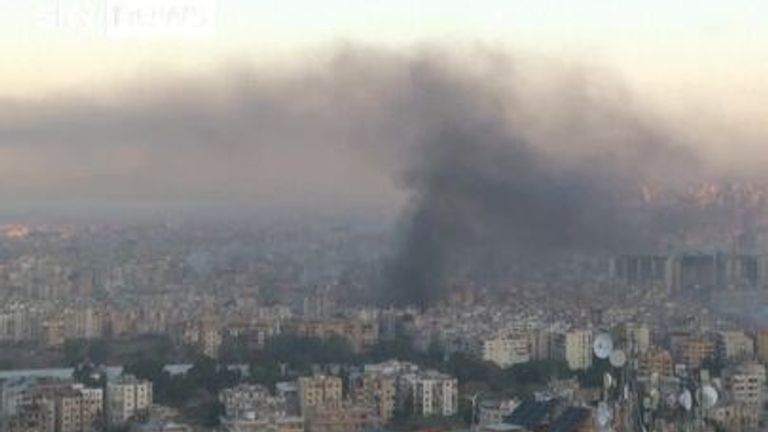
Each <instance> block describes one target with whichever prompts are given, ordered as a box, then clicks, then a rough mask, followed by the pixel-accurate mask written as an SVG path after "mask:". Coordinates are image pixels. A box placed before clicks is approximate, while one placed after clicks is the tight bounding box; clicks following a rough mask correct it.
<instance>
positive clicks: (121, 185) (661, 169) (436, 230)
mask: <svg viewBox="0 0 768 432" xmlns="http://www.w3.org/2000/svg"><path fill="white" fill-rule="evenodd" d="M4 105H5V106H6V107H7V108H8V109H6V110H4V114H2V115H0V155H1V156H2V157H0V161H1V162H0V168H1V171H2V172H3V173H4V174H3V177H2V179H0V180H1V183H2V186H0V195H2V196H5V197H7V198H8V200H6V202H10V203H14V202H17V201H19V200H21V198H18V197H23V199H24V200H29V201H36V200H37V201H44V202H49V201H51V200H57V201H67V200H70V201H73V202H86V203H89V205H106V204H109V203H121V202H126V201H136V202H149V203H151V204H152V205H157V206H162V205H168V204H169V203H177V202H182V203H189V202H192V203H194V202H217V203H224V204H228V205H230V204H231V205H242V204H244V203H245V204H249V205H261V204H269V203H273V202H280V201H284V200H289V201H290V200H294V201H296V202H301V203H309V204H308V206H310V207H311V206H329V207H334V206H338V205H350V204H351V205H355V204H356V203H365V204H370V203H375V204H377V205H380V206H390V207H394V208H399V207H400V206H401V205H402V203H403V199H404V198H405V200H404V202H405V204H404V209H403V213H402V218H401V221H400V230H399V233H398V239H397V241H396V251H395V254H394V257H393V259H392V262H391V263H390V264H389V266H388V268H387V282H386V283H385V288H384V290H383V300H384V301H385V302H388V303H396V304H419V305H427V304H430V303H431V302H433V301H435V300H436V299H438V298H439V297H440V296H441V292H442V290H444V288H445V285H446V284H447V283H448V280H447V275H448V274H449V273H450V271H449V269H455V268H460V267H462V266H465V265H468V266H472V265H480V267H479V268H481V269H482V268H483V267H482V265H483V263H487V262H488V261H489V260H491V261H493V260H495V262H499V261H501V262H502V263H505V262H520V260H523V259H525V258H526V257H528V258H530V257H540V256H545V255H547V254H551V253H559V252H569V251H610V250H617V249H622V250H627V249H633V248H637V249H640V248H648V247H654V245H656V244H657V242H658V240H659V238H660V237H662V235H663V234H664V233H665V232H670V231H673V230H674V229H675V226H676V224H677V223H678V218H675V217H671V218H669V217H667V218H666V219H663V220H662V219H655V220H654V223H653V224H649V223H647V222H643V221H642V219H643V218H639V217H638V215H639V214H641V213H643V212H642V210H639V209H638V205H637V204H638V202H639V201H640V198H641V195H640V193H639V192H640V188H641V186H642V185H643V184H653V185H674V184H679V183H683V182H685V181H686V180H687V179H690V178H691V177H693V176H698V175H701V173H702V172H703V171H704V170H705V169H706V168H705V167H704V164H703V163H702V161H701V160H700V158H699V157H698V156H696V155H694V152H693V150H692V147H691V146H690V145H689V144H687V143H681V142H679V140H678V139H677V138H676V136H677V135H676V134H675V133H674V131H673V129H672V128H670V127H669V126H668V125H664V123H663V122H662V121H660V120H659V119H656V118H654V116H653V115H652V114H651V113H649V112H648V111H647V110H645V109H643V108H642V105H641V104H639V103H638V102H637V100H636V99H635V98H634V97H633V96H632V95H630V94H629V93H628V92H627V91H626V90H624V89H623V88H622V87H621V85H619V84H617V80H615V79H614V78H613V77H611V76H610V74H609V73H605V72H604V71H601V70H599V69H590V68H589V67H585V66H579V65H573V64H566V63H559V62H554V61H544V60H538V59H530V58H521V57H515V56H509V55H506V54H501V53H498V52H493V51H489V50H483V49H477V50H474V49H473V50H466V51H464V52H458V53H454V54H452V55H448V54H446V53H445V51H441V50H437V49H424V50H421V51H418V52H416V53H395V52H387V51H381V50H373V49H366V48H360V47H347V48H345V49H341V50H337V51H334V52H333V53H331V54H327V55H320V56H318V57H317V58H315V59H313V62H303V63H301V62H300V63H298V64H294V65H288V66H286V65H283V66H279V67H277V66H276V67H275V68H273V69H271V70H270V71H266V70H259V69H250V68H247V67H243V68H235V69H232V70H222V71H219V72H218V73H216V74H212V75H211V76H210V77H204V78H190V79H187V80H182V81H181V82H172V81H166V80H159V81H158V80H140V81H139V82H136V83H133V84H131V85H129V86H127V87H125V88H123V89H121V90H117V91H114V90H113V91H111V92H99V91H95V90H94V91H91V92H90V93H84V92H81V93H79V94H74V95H73V94H70V95H51V96H50V97H46V98H42V99H40V100H34V101H29V100H26V101H19V100H15V101H5V102H4ZM10 197H17V198H15V201H14V200H11V198H10ZM660 231H661V233H660Z"/></svg>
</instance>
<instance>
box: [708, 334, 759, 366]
mask: <svg viewBox="0 0 768 432" xmlns="http://www.w3.org/2000/svg"><path fill="white" fill-rule="evenodd" d="M717 355H718V357H719V358H720V359H721V360H734V359H751V358H752V357H753V356H754V355H755V341H754V340H752V338H751V337H749V336H747V335H746V334H745V333H744V332H743V331H735V330H733V331H721V332H719V333H718V334H717Z"/></svg>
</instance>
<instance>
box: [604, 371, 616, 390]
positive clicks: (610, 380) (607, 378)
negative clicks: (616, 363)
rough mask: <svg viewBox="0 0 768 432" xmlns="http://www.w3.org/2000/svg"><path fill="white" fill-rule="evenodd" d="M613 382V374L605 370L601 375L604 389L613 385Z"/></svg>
mask: <svg viewBox="0 0 768 432" xmlns="http://www.w3.org/2000/svg"><path fill="white" fill-rule="evenodd" d="M613 384H614V383H613V376H611V374H609V373H608V372H606V373H605V375H603V386H605V388H606V389H609V388H611V387H613Z"/></svg>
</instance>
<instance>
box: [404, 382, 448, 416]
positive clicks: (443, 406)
mask: <svg viewBox="0 0 768 432" xmlns="http://www.w3.org/2000/svg"><path fill="white" fill-rule="evenodd" d="M398 387H399V391H398V393H399V396H398V399H399V402H400V404H408V403H410V404H411V406H410V411H411V412H412V413H413V414H414V415H417V416H422V417H432V416H443V417H449V416H452V415H455V414H456V412H457V411H458V409H459V400H458V388H459V385H458V380H457V379H456V378H453V377H451V376H449V375H446V374H443V373H440V372H437V371H424V372H419V373H415V374H406V375H403V376H402V377H400V380H399V384H398Z"/></svg>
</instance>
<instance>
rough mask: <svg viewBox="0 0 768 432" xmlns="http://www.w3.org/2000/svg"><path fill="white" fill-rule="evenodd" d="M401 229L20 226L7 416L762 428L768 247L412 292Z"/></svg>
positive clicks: (190, 425)
mask: <svg viewBox="0 0 768 432" xmlns="http://www.w3.org/2000/svg"><path fill="white" fill-rule="evenodd" d="M727 221H730V219H727ZM721 222H722V221H721ZM392 229H395V228H394V227H392V226H390V225H387V224H386V223H384V224H382V222H381V221H380V220H361V219H359V218H358V219H354V218H347V219H346V220H344V219H343V218H338V219H335V218H330V219H327V220H315V221H313V222H307V221H303V220H301V219H294V220H285V219H283V220H280V219H265V220H263V221H261V222H257V221H255V220H251V221H248V222H243V221H239V222H236V221H230V222H228V223H216V224H213V223H210V222H205V221H185V222H176V223H173V224H171V223H167V224H162V225H158V224H133V225H130V224H122V225H121V224H105V223H88V224H86V223H71V224H8V225H4V226H2V239H1V240H0V248H1V250H2V258H1V262H0V281H1V282H0V293H2V308H0V346H1V347H2V349H0V369H2V371H0V380H1V381H0V382H1V383H2V384H1V386H0V389H1V391H0V396H1V397H0V402H2V403H1V404H0V407H2V411H1V412H2V417H0V418H1V419H2V425H3V430H6V431H8V432H22V431H23V432H33V431H46V432H48V431H50V432H76V431H77V432H85V431H101V430H107V431H122V430H130V431H141V432H166V431H167V432H175V431H195V430H218V431H227V432H240V431H254V432H255V431H310V432H315V431H330V432H332V431H339V432H341V431H368V430H395V431H399V430H403V431H410V430H466V429H471V430H477V431H505V430H547V431H592V430H601V429H600V427H601V424H600V422H609V423H610V424H613V425H615V429H614V430H633V429H631V428H632V427H634V425H635V424H647V425H653V426H652V427H654V428H656V429H654V430H678V428H679V427H680V425H681V424H689V425H690V427H701V428H704V427H707V428H713V430H728V431H753V430H760V429H761V428H763V427H764V425H765V422H766V410H765V407H766V400H765V395H766V387H765V386H766V373H765V362H766V361H768V319H767V318H768V313H767V312H766V311H765V310H764V308H765V306H760V305H758V306H755V305H754V304H751V303H754V302H755V299H758V300H757V302H758V303H760V300H759V299H760V296H761V293H763V292H764V291H765V290H766V289H768V256H765V255H762V254H759V253H755V252H743V253H735V252H733V251H727V250H721V251H714V252H713V251H711V250H709V251H703V250H692V249H689V251H688V252H685V251H682V250H679V251H677V252H672V251H670V252H668V253H667V254H643V255H640V254H622V255H612V256H603V257H597V258H593V259H590V260H584V259H583V258H578V259H572V260H571V262H570V263H568V264H567V265H566V264H557V265H555V264H552V265H551V266H550V268H551V269H552V270H551V271H550V273H548V274H546V275H539V276H535V277H529V278H515V279H512V280H509V281H507V282H506V283H505V284H502V283H500V282H499V281H494V282H493V283H492V284H489V285H482V284H481V283H480V282H478V281H471V280H462V279H459V278H457V279H454V281H453V283H452V284H451V285H450V286H449V288H448V289H447V291H446V293H445V295H444V296H443V297H442V298H440V299H439V301H436V302H435V303H434V304H432V305H430V306H429V307H427V308H418V307H396V306H392V305H391V304H387V303H386V302H382V300H381V299H380V296H377V295H375V291H376V290H378V289H380V288H378V287H379V286H380V285H381V282H379V281H378V280H377V278H379V277H381V275H382V274H383V273H386V270H385V268H386V256H387V255H388V253H389V252H388V250H389V248H390V247H391V244H390V243H391V242H390V241H389V240H388V239H389V238H391V236H392V233H391V230H392ZM700 240H702V239H700V238H699V239H697V241H695V242H692V243H691V244H700V243H701V241H700ZM760 304H763V303H760ZM761 308H763V309H761ZM748 311H749V312H748ZM606 338H608V339H609V340H610V345H611V346H614V352H612V353H611V354H615V353H619V352H620V354H615V355H612V356H610V358H608V357H609V356H608V355H605V353H601V352H600V351H599V349H598V345H599V344H600V343H601V342H598V341H604V340H605V339H606ZM622 356H623V358H622ZM614 357H617V358H614ZM617 386H624V387H623V390H622V387H617ZM705 387H706V388H711V389H714V391H715V392H716V393H715V394H716V395H717V403H716V404H715V403H713V404H712V405H711V406H705V405H703V404H704V402H703V401H704V399H702V397H703V396H701V395H702V394H703V393H702V390H701V389H703V388H705ZM617 388H618V390H617ZM617 391H618V392H619V393H621V392H631V394H633V395H634V397H636V398H639V400H636V399H633V398H632V397H630V396H624V397H622V396H620V395H617V394H616V392H617ZM697 391H698V393H696V392H697ZM685 392H693V393H691V394H693V399H692V400H693V402H687V403H688V404H689V405H688V406H687V408H686V405H685V403H686V402H685V396H683V394H684V393H685ZM691 394H689V395H688V396H689V397H690V396H691ZM608 404H610V405H608ZM691 404H694V408H693V409H692V408H691ZM608 406H609V407H610V408H606V407H608ZM696 407H699V408H696ZM696 409H701V411H700V412H699V413H698V414H697V415H694V414H693V413H694V412H696ZM606 413H609V414H606ZM606 416H609V417H610V418H609V419H608V420H606ZM697 422H698V423H697ZM700 430H704V429H700Z"/></svg>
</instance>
